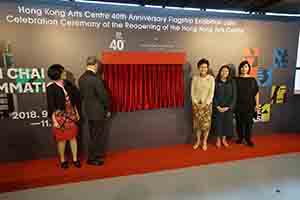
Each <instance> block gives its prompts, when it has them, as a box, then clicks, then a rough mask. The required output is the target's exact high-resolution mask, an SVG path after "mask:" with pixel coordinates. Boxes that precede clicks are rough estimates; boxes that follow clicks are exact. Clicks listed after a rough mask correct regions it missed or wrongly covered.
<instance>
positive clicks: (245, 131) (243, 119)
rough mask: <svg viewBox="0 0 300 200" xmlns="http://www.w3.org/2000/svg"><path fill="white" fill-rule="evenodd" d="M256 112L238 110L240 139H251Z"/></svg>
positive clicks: (236, 114)
mask: <svg viewBox="0 0 300 200" xmlns="http://www.w3.org/2000/svg"><path fill="white" fill-rule="evenodd" d="M253 115H254V113H251V112H250V113H249V112H237V113H235V119H236V131H237V134H238V139H239V140H244V139H245V140H246V141H251V136H252V126H253Z"/></svg>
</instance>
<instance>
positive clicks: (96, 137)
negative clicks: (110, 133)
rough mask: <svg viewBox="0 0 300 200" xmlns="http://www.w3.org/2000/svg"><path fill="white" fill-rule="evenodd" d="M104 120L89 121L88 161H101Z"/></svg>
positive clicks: (102, 156)
mask: <svg viewBox="0 0 300 200" xmlns="http://www.w3.org/2000/svg"><path fill="white" fill-rule="evenodd" d="M106 135H107V134H106V131H105V120H104V119H103V120H89V141H88V159H89V160H95V159H101V158H104V156H105V147H106V139H107V138H106Z"/></svg>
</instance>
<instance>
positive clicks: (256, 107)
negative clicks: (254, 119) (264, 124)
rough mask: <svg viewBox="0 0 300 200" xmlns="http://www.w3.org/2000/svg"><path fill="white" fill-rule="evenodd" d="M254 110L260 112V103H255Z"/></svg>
mask: <svg viewBox="0 0 300 200" xmlns="http://www.w3.org/2000/svg"><path fill="white" fill-rule="evenodd" d="M255 110H256V112H257V113H260V105H256V106H255Z"/></svg>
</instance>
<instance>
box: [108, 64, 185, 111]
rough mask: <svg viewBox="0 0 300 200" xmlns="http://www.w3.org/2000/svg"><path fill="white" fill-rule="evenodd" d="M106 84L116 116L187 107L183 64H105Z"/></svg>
mask: <svg viewBox="0 0 300 200" xmlns="http://www.w3.org/2000/svg"><path fill="white" fill-rule="evenodd" d="M103 67H104V81H105V84H106V86H107V88H108V91H109V93H110V95H111V100H112V102H111V110H112V111H113V112H130V111H136V110H146V109H157V108H172V107H183V104H184V81H183V69H182V65H180V64H172V65H165V64H164V65H161V64H159V65H154V64H147V65H142V64H132V65H127V64H122V65H118V64H104V65H103Z"/></svg>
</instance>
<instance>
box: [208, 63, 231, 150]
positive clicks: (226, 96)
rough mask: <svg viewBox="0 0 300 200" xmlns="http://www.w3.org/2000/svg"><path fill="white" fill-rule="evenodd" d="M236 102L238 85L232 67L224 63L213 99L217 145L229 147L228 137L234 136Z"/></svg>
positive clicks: (213, 122)
mask: <svg viewBox="0 0 300 200" xmlns="http://www.w3.org/2000/svg"><path fill="white" fill-rule="evenodd" d="M235 103H236V85H235V81H234V80H232V78H231V69H230V67H229V66H228V65H223V66H222V67H221V68H220V70H219V73H218V75H217V77H216V83H215V94H214V100H213V121H212V124H213V132H214V133H215V134H216V135H217V143H216V146H217V147H218V148H220V147H221V145H222V144H223V145H224V146H225V147H228V146H229V145H228V143H227V141H226V137H229V136H233V110H234V107H235ZM221 138H222V140H221Z"/></svg>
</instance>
